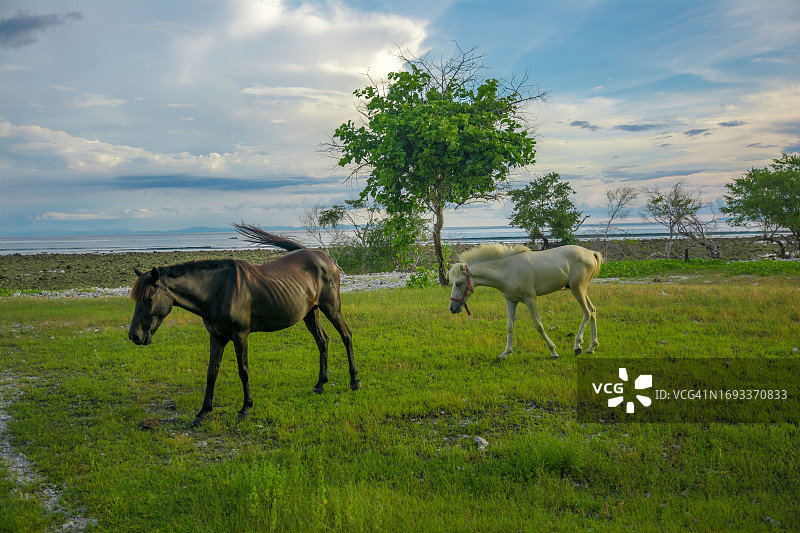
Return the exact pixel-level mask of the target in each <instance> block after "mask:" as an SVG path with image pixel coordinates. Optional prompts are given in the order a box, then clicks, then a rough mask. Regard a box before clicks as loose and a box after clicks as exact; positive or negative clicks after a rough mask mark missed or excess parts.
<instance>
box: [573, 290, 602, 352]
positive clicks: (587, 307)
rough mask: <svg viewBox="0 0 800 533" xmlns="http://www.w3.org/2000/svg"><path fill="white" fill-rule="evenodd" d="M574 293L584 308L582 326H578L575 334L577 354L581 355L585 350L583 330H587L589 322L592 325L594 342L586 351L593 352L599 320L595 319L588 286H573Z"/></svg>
mask: <svg viewBox="0 0 800 533" xmlns="http://www.w3.org/2000/svg"><path fill="white" fill-rule="evenodd" d="M572 295H573V296H575V299H576V300H577V301H578V304H579V305H580V306H581V309H582V310H583V321H581V327H580V328H578V333H577V334H576V335H575V355H580V353H581V352H582V351H583V350H582V349H581V343H582V342H583V332H584V331H585V330H586V324H587V323H588V324H590V325H591V330H592V342H591V344H590V345H589V349H588V350H587V351H586V353H592V352H594V349H595V348H596V347H597V322H596V321H595V307H594V305H592V302H591V301H590V300H589V297H588V296H586V287H584V286H583V285H578V286H576V287H573V288H572Z"/></svg>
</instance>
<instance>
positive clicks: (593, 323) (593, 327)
mask: <svg viewBox="0 0 800 533" xmlns="http://www.w3.org/2000/svg"><path fill="white" fill-rule="evenodd" d="M586 302H587V303H588V304H589V310H590V311H591V312H592V315H591V316H590V317H589V328H590V329H591V332H592V342H590V343H589V349H588V350H586V353H594V349H595V348H597V346H598V345H599V344H600V343H599V342H597V308H596V307H595V306H594V304H593V303H592V301H591V300H590V299H589V297H588V296H587V297H586Z"/></svg>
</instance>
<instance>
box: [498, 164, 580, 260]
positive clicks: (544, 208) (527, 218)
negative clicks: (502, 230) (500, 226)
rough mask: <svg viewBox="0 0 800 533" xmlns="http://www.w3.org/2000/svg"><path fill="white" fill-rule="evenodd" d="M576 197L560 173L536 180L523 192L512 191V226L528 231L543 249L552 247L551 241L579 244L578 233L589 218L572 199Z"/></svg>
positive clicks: (523, 189) (518, 190) (519, 190)
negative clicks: (577, 242) (576, 235)
mask: <svg viewBox="0 0 800 533" xmlns="http://www.w3.org/2000/svg"><path fill="white" fill-rule="evenodd" d="M573 194H575V191H574V190H573V188H572V187H571V186H570V184H569V183H567V182H566V181H562V179H561V176H560V175H559V174H558V172H551V173H549V174H546V175H544V176H542V177H539V178H536V179H534V180H532V181H531V182H530V183H528V184H527V185H526V186H525V187H523V188H522V189H516V190H512V191H509V192H508V195H509V196H510V197H511V200H512V201H513V202H514V209H513V211H512V212H511V225H512V226H516V227H518V228H522V229H524V230H525V231H526V232H527V233H528V236H529V237H530V239H531V241H532V242H534V243H536V242H541V244H540V247H541V248H542V249H545V248H548V247H550V246H551V243H550V239H555V240H557V241H559V242H560V243H561V244H571V243H573V242H575V231H577V229H578V228H579V227H580V226H581V224H583V221H584V220H586V218H588V216H587V217H584V218H583V219H581V212H580V211H578V210H577V209H576V207H575V204H574V203H573V202H572V200H571V199H570V195H573ZM547 230H549V237H548V231H547Z"/></svg>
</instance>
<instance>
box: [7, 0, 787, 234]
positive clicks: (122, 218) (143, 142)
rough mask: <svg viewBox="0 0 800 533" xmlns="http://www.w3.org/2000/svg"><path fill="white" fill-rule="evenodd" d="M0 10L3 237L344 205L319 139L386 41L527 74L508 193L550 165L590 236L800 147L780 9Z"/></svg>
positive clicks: (674, 2)
mask: <svg viewBox="0 0 800 533" xmlns="http://www.w3.org/2000/svg"><path fill="white" fill-rule="evenodd" d="M0 19H1V20H0V234H5V235H12V234H25V233H31V234H32V233H39V234H47V233H49V232H56V231H96V232H102V231H106V230H117V229H123V230H132V231H161V230H178V229H183V228H190V227H195V226H208V227H228V226H229V225H230V223H232V222H239V221H244V222H247V223H254V224H258V225H260V226H262V227H266V228H269V227H285V226H300V225H301V224H300V222H299V216H300V215H301V214H302V213H303V211H304V210H307V209H310V208H311V207H312V206H314V205H315V204H319V205H321V206H323V207H327V206H331V205H333V204H336V203H341V202H342V201H343V200H345V199H349V198H354V197H356V196H357V195H358V193H359V188H358V185H359V184H358V183H354V182H352V181H348V180H347V179H346V178H347V175H348V169H342V168H339V167H337V166H336V165H335V161H334V160H332V159H331V158H330V157H329V156H326V155H325V154H323V153H322V152H321V151H320V148H319V147H320V145H321V144H323V143H325V142H326V141H328V140H329V138H330V136H331V135H332V134H333V132H334V130H335V129H336V128H337V127H338V126H339V125H340V124H342V123H344V122H346V121H348V120H356V119H357V118H358V114H357V111H356V101H355V97H354V96H353V91H354V90H356V89H359V88H363V87H365V86H367V85H369V84H370V79H374V80H381V79H385V77H386V75H387V74H388V73H389V72H392V71H397V70H400V69H401V68H402V64H401V62H400V61H399V60H398V59H397V57H396V52H397V50H398V48H399V47H402V49H403V50H406V51H409V52H410V53H412V54H416V55H422V54H425V53H430V54H431V57H443V56H444V57H446V56H450V55H451V54H452V53H453V52H454V51H455V46H456V43H457V45H458V46H459V47H461V48H462V49H470V48H473V47H477V51H478V52H479V53H481V54H483V55H484V56H485V57H484V64H485V65H486V67H487V68H486V70H485V71H484V72H483V75H484V76H486V77H487V78H488V77H495V78H505V79H508V78H511V77H512V76H514V75H516V76H520V75H524V74H525V73H527V74H528V75H529V77H530V78H529V79H530V80H532V81H535V82H536V83H538V84H539V87H540V88H541V89H542V90H544V91H547V93H548V97H547V100H546V102H541V103H537V104H534V105H532V106H531V107H530V108H529V109H527V115H528V117H529V120H530V124H531V127H532V129H533V131H534V133H535V138H536V140H537V145H536V152H537V153H536V163H535V164H534V165H532V166H529V167H526V168H525V169H523V170H522V171H521V172H519V173H518V174H517V175H516V176H515V177H514V179H515V180H516V182H517V185H516V186H522V185H524V184H525V183H527V182H528V181H529V180H530V179H532V178H533V177H536V176H540V175H543V174H546V173H549V172H558V173H559V174H560V175H561V176H562V178H564V179H566V180H567V181H569V183H570V185H571V186H572V187H573V189H575V191H576V195H575V197H574V201H575V203H576V204H577V206H578V208H579V210H581V211H583V212H584V213H585V214H591V219H590V221H593V222H596V223H597V222H600V221H602V220H603V217H605V216H606V215H605V213H606V207H605V206H606V192H607V191H608V190H610V189H614V188H617V187H621V186H633V187H637V188H640V187H650V188H652V187H656V186H658V187H660V188H666V187H669V186H671V185H672V184H674V183H675V182H677V181H679V180H683V181H684V182H685V184H686V186H687V187H690V188H692V189H694V188H697V189H702V192H703V194H704V196H705V197H706V198H707V199H708V200H709V201H711V202H717V203H720V202H721V201H722V195H723V194H724V193H725V184H726V183H729V182H731V181H732V180H733V179H735V178H737V177H739V176H741V175H742V174H744V173H745V172H746V171H747V170H749V169H750V168H754V167H755V168H761V167H765V166H767V165H768V164H769V163H771V161H772V160H773V159H777V158H779V157H780V156H781V154H782V153H784V152H787V153H792V152H798V151H800V31H798V28H800V2H798V1H796V0H785V1H778V0H760V1H758V2H755V1H752V2H751V1H736V0H721V1H711V0H708V1H698V0H691V1H678V0H662V1H644V0H642V1H632V0H630V1H604V0H597V1H564V2H561V1H559V2H553V1H540V0H521V1H498V0H487V1H436V0H409V1H405V2H391V1H388V0H370V1H366V0H330V1H325V2H322V1H289V0H263V1H253V0H214V1H208V0H170V1H168V2H142V1H131V0H115V1H113V2H109V1H105V0H58V1H55V0H49V1H36V0H24V1H16V0H0ZM361 185H362V186H363V182H361ZM511 208H512V205H511V204H510V202H506V203H502V202H500V203H495V204H477V205H471V206H469V207H465V208H462V209H459V210H457V211H455V212H450V213H447V214H446V217H445V220H446V225H447V226H449V227H460V226H483V225H500V226H503V225H507V224H508V217H509V215H510V212H511Z"/></svg>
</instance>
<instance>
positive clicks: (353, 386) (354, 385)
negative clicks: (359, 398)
mask: <svg viewBox="0 0 800 533" xmlns="http://www.w3.org/2000/svg"><path fill="white" fill-rule="evenodd" d="M360 388H361V381H359V380H355V381H351V382H350V390H358V389H360Z"/></svg>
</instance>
